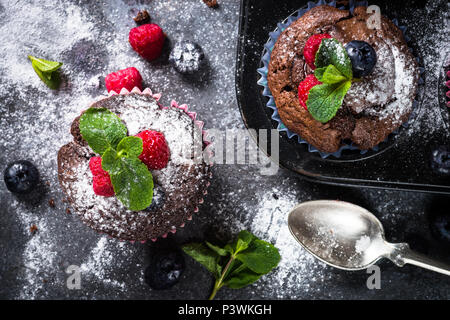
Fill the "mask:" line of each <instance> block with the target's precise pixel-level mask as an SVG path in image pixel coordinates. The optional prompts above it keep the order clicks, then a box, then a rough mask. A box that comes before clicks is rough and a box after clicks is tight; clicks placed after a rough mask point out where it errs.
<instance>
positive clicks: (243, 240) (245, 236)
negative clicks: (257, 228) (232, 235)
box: [235, 230, 255, 253]
mask: <svg viewBox="0 0 450 320" xmlns="http://www.w3.org/2000/svg"><path fill="white" fill-rule="evenodd" d="M254 238H255V236H254V235H253V234H251V233H250V232H248V231H247V230H242V231H241V232H239V234H238V239H237V243H236V249H235V253H238V252H240V251H242V250H245V249H247V248H248V246H249V244H250V242H252V240H253V239H254Z"/></svg>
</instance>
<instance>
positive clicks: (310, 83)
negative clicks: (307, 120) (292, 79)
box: [298, 74, 322, 110]
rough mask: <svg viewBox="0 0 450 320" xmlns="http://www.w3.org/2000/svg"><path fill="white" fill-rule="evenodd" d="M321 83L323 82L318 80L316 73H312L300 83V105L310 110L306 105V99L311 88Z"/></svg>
mask: <svg viewBox="0 0 450 320" xmlns="http://www.w3.org/2000/svg"><path fill="white" fill-rule="evenodd" d="M321 83H322V82H320V81H319V80H317V78H316V76H315V75H313V74H310V75H308V76H307V77H306V78H305V80H303V81H302V82H300V84H299V85H298V100H299V102H300V105H301V106H302V107H303V108H305V110H308V107H307V106H306V100H308V94H309V90H311V88H312V87H314V86H316V85H318V84H321Z"/></svg>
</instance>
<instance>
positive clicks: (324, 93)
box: [306, 38, 353, 123]
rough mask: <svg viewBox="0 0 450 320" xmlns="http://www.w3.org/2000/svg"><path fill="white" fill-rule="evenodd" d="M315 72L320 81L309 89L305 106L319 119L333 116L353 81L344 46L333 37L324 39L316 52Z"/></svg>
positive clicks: (321, 120)
mask: <svg viewBox="0 0 450 320" xmlns="http://www.w3.org/2000/svg"><path fill="white" fill-rule="evenodd" d="M315 65H316V67H317V68H316V70H315V71H314V75H315V76H316V78H317V80H319V81H320V82H322V84H320V85H316V86H314V87H313V88H311V90H310V91H309V94H308V100H307V101H306V106H307V107H308V111H309V113H310V114H311V116H312V117H313V118H314V119H316V120H317V121H320V122H322V123H326V122H328V121H330V120H331V119H333V117H334V116H335V115H336V113H337V111H338V110H339V108H340V107H341V106H342V102H343V101H344V97H345V95H346V94H347V91H348V90H349V89H350V87H351V85H352V79H353V72H352V63H351V60H350V58H349V57H348V54H347V51H346V50H345V48H344V46H343V45H342V44H341V43H340V42H339V41H338V40H336V39H333V38H327V39H323V40H322V42H321V43H320V46H319V50H317V53H316V60H315Z"/></svg>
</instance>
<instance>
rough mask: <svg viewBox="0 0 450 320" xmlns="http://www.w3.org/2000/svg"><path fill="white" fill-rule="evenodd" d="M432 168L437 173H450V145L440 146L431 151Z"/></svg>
mask: <svg viewBox="0 0 450 320" xmlns="http://www.w3.org/2000/svg"><path fill="white" fill-rule="evenodd" d="M431 169H433V171H435V172H436V173H440V174H446V175H448V174H450V147H449V146H440V147H438V148H437V149H434V150H433V151H432V152H431Z"/></svg>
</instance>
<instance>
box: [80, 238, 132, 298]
mask: <svg viewBox="0 0 450 320" xmlns="http://www.w3.org/2000/svg"><path fill="white" fill-rule="evenodd" d="M111 242H112V243H111ZM111 247H114V250H111ZM124 247H125V243H124V242H119V243H118V242H117V241H114V240H112V241H111V240H110V241H108V239H107V238H106V237H101V238H100V239H99V240H98V242H97V245H96V246H95V247H94V248H93V249H92V251H91V254H90V255H89V256H88V259H87V261H86V262H84V263H83V264H81V266H80V272H81V274H82V275H83V276H88V277H89V276H93V277H95V278H96V279H97V280H101V281H103V283H104V284H107V285H111V286H113V287H117V288H120V289H122V290H125V289H126V284H125V283H124V282H119V281H117V280H115V279H111V278H110V276H109V275H108V272H111V268H112V267H113V266H114V264H115V263H116V261H117V260H118V259H117V256H116V250H117V249H119V250H122V249H123V248H124Z"/></svg>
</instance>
